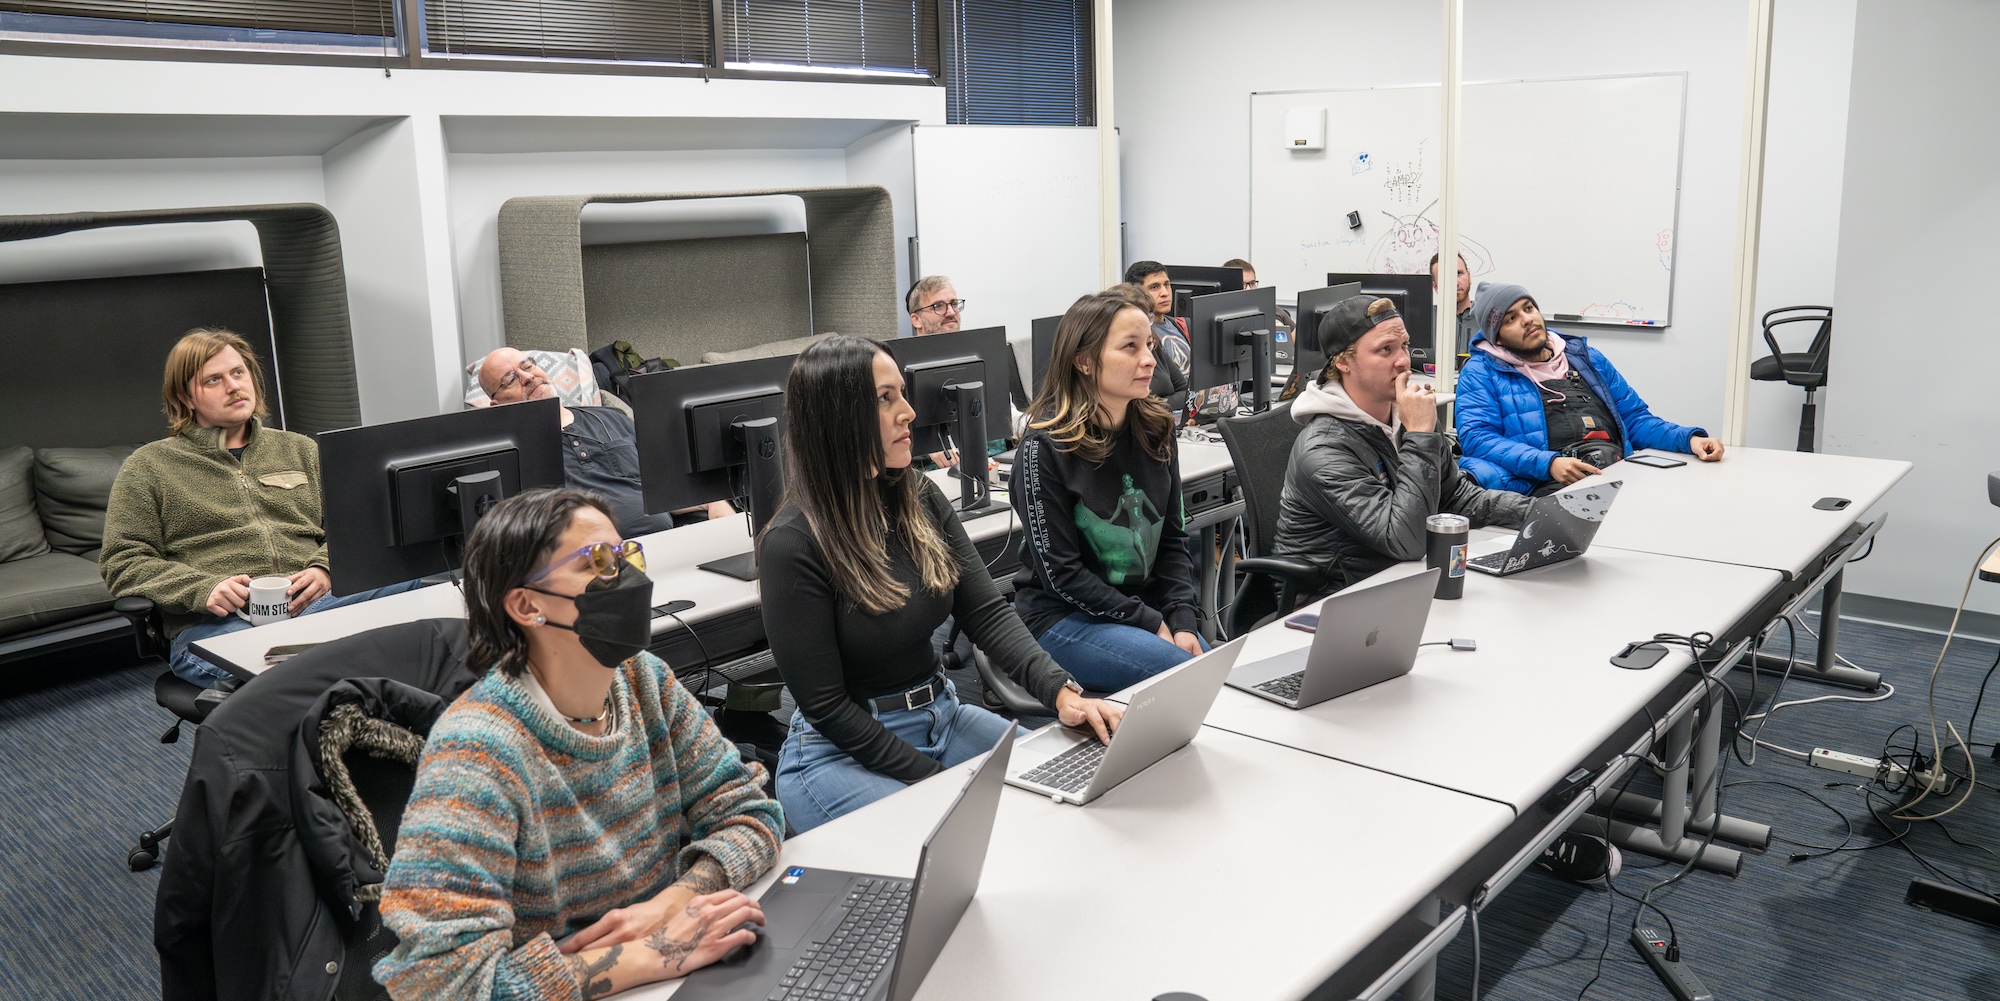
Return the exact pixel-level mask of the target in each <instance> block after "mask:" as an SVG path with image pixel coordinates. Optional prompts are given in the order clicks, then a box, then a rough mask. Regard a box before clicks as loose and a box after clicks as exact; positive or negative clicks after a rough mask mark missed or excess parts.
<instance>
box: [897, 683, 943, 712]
mask: <svg viewBox="0 0 2000 1001" xmlns="http://www.w3.org/2000/svg"><path fill="white" fill-rule="evenodd" d="M935 684H937V681H936V680H935V679H933V680H931V681H926V682H924V695H925V696H926V697H925V699H924V700H923V701H922V702H918V701H916V694H917V690H916V689H914V688H912V689H910V690H909V691H907V692H904V693H903V708H904V709H922V708H923V707H925V706H927V705H930V704H931V703H932V702H935V701H937V693H936V692H933V691H931V686H932V685H935Z"/></svg>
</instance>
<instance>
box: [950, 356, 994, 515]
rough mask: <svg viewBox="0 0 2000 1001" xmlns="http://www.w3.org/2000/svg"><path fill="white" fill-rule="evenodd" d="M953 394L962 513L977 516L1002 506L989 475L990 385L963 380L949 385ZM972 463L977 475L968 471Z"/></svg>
mask: <svg viewBox="0 0 2000 1001" xmlns="http://www.w3.org/2000/svg"><path fill="white" fill-rule="evenodd" d="M945 393H946V394H947V395H949V396H950V397H951V435H952V438H953V439H955V440H956V441H957V442H958V473H957V475H958V513H959V515H960V516H961V517H965V518H977V517H979V516H980V515H983V514H991V513H993V512H995V511H998V510H999V509H1000V505H998V504H995V503H994V502H993V485H992V483H991V482H990V481H988V480H987V478H986V461H987V460H986V384H985V383H983V382H961V383H958V384H956V385H952V386H947V387H945ZM968 465H970V466H972V467H973V469H974V470H976V471H977V475H976V477H975V476H969V475H967V474H966V466H968Z"/></svg>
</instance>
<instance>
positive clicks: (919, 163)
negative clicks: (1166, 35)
mask: <svg viewBox="0 0 2000 1001" xmlns="http://www.w3.org/2000/svg"><path fill="white" fill-rule="evenodd" d="M914 128H915V148H916V153H915V156H916V178H917V184H916V187H917V267H919V268H921V269H922V270H921V271H917V272H915V273H914V274H913V275H912V279H911V280H912V281H914V280H915V278H916V277H918V276H921V275H938V274H942V275H949V276H951V280H952V287H953V288H956V289H957V290H958V295H959V298H961V299H964V300H965V315H964V317H963V318H962V321H961V322H963V323H964V325H965V326H966V328H967V329H970V328H974V327H997V326H1002V325H1004V326H1005V327H1006V328H1007V339H1008V341H1010V342H1011V343H1012V344H1013V346H1014V351H1015V354H1016V355H1017V360H1018V361H1019V363H1020V365H1021V372H1022V375H1023V379H1024V381H1026V378H1027V373H1028V371H1029V369H1028V353H1027V352H1028V342H1029V338H1030V333H1031V330H1030V321H1032V320H1033V319H1034V318H1035V317H1038V316H1055V315H1057V314H1060V313H1062V312H1063V311H1064V310H1067V309H1068V308H1069V306H1070V303H1073V302H1075V301H1076V298H1077V296H1080V295H1083V294H1084V293H1086V292H1093V291H1096V290H1097V288H1098V276H1099V274H1100V271H1099V269H1098V252H1099V249H1100V247H1101V245H1102V241H1101V240H1100V239H1099V234H1098V225H1099V217H1098V211H1099V202H1098V187H1097V155H1098V152H1097V130H1096V129H1094V128H1074V127H1056V126H1048V127H1043V126H1014V125H919V126H915V127H914ZM901 291H903V290H901V289H899V290H898V292H901ZM901 310H902V306H901V304H900V303H899V304H898V306H897V311H898V312H899V313H900V312H901ZM903 322H904V325H905V326H906V327H907V325H908V323H909V320H908V315H907V314H904V321H903Z"/></svg>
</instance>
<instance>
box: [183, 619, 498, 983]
mask: <svg viewBox="0 0 2000 1001" xmlns="http://www.w3.org/2000/svg"><path fill="white" fill-rule="evenodd" d="M464 644H465V623H464V621H463V620H458V619H427V620H423V621H419V622H411V623H406V624H403V625H397V626H387V627H384V628H381V629H375V630H370V631H368V632H365V633H359V634H357V635H354V636H349V637H347V638H345V639H340V640H335V641H333V642H331V643H327V644H324V645H322V646H319V647H316V648H314V649H312V650H309V651H306V652H305V653H302V654H300V655H298V656H297V657H294V658H292V659H291V660H289V661H287V662H285V663H283V664H281V665H279V666H277V667H275V668H273V669H271V670H269V671H266V672H265V673H264V674H263V675H262V676H260V677H258V678H257V679H255V680H254V681H251V682H249V683H248V684H245V685H244V686H243V687H242V688H241V689H240V690H238V691H237V692H236V693H234V694H232V695H230V696H229V698H228V699H226V700H225V701H224V702H223V703H222V705H221V706H219V707H217V708H216V710H215V712H214V713H213V714H211V715H210V716H209V717H208V720H207V721H206V722H204V723H203V724H202V726H201V728H200V729H198V730H196V731H195V746H194V758H193V760H192V761H191V762H190V763H189V765H188V778H187V785H186V786H185V787H184V788H183V789H182V791H181V802H180V809H179V811H178V812H177V813H176V814H175V816H174V834H173V840H171V841H169V842H168V843H167V853H166V858H165V860H164V862H163V864H162V867H161V875H160V889H159V894H158V896H157V897H156V898H155V899H154V906H153V945H154V947H155V948H156V949H157V950H158V951H159V954H160V992H161V996H162V997H164V998H166V999H168V1001H176V999H181V998H225V999H233V998H259V999H262V998H285V999H300V1001H305V999H311V1001H325V999H327V998H331V997H334V996H335V991H336V990H339V992H340V995H341V996H342V997H348V996H368V995H376V994H379V993H380V990H381V989H380V988H379V987H376V986H375V985H374V984H373V982H372V980H370V979H369V972H368V967H367V965H366V964H365V963H356V964H350V963H349V962H348V961H347V946H348V944H349V941H350V940H352V941H353V942H354V943H355V944H356V945H357V946H360V944H361V942H362V941H363V940H366V939H367V938H369V936H370V933H371V931H373V929H372V928H371V927H370V925H371V924H372V918H373V913H374V907H373V901H372V899H371V898H372V896H373V892H374V891H375V890H376V889H377V888H378V887H379V884H380V882H381V879H382V874H381V872H380V871H379V869H378V867H377V866H376V865H375V864H374V862H373V860H372V859H370V858H369V855H370V854H372V852H371V851H370V847H371V846H369V845H368V844H367V839H366V838H365V836H363V835H361V834H359V833H358V832H356V831H354V830H353V829H351V827H350V826H349V824H348V822H347V819H346V816H345V814H344V813H343V811H342V810H341V809H340V806H339V804H338V802H337V798H338V794H337V791H336V790H335V789H330V788H329V783H328V782H327V781H326V779H325V777H324V772H325V768H324V765H325V762H324V761H323V760H321V753H320V747H321V745H320V740H319V737H320V734H321V727H320V724H321V723H322V721H323V720H324V719H325V718H327V717H328V716H330V715H332V714H333V713H334V712H335V710H336V708H337V707H339V706H341V705H343V704H350V705H355V706H358V707H359V708H360V710H361V714H360V715H361V716H364V717H366V718H367V719H371V720H386V721H388V722H390V723H393V724H395V726H397V727H400V728H403V729H407V730H409V731H411V732H413V733H418V734H421V733H425V732H428V731H429V729H430V724H431V723H432V722H434V721H435V720H436V718H437V715H438V714H439V713H441V712H443V710H444V707H445V706H446V705H447V704H449V703H450V701H451V700H452V699H454V698H456V697H457V696H458V694H459V693H460V692H462V691H464V690H465V689H466V688H468V687H470V686H471V684H472V682H473V681H475V680H477V679H478V677H479V674H480V673H483V672H473V671H471V670H468V669H467V668H466V667H465V665H464V663H463V661H464V657H463V649H464ZM356 746H361V747H363V749H364V750H366V748H365V745H360V744H357V745H356ZM347 760H348V761H349V763H350V764H352V765H354V771H353V773H352V776H351V777H352V779H353V780H354V782H355V784H356V785H357V786H360V787H361V789H360V792H361V798H362V800H363V801H364V802H365V803H366V804H367V805H368V806H370V807H371V808H372V809H374V810H375V811H376V813H377V816H376V821H377V823H378V825H379V828H380V829H381V830H382V831H384V832H387V831H393V830H394V828H395V827H396V825H397V824H398V823H399V822H400V819H401V818H400V816H398V815H395V814H396V811H398V810H399V807H400V801H401V799H407V797H408V786H407V782H408V778H404V779H403V780H402V781H403V782H404V785H403V786H402V789H403V792H402V796H401V797H400V798H398V797H396V796H395V795H394V789H393V787H394V784H395V781H396V779H395V778H394V774H393V773H395V772H398V771H401V770H402V766H401V765H400V763H395V762H380V763H379V765H380V767H377V766H374V765H370V764H369V760H370V759H369V756H368V755H367V754H362V755H351V754H350V755H349V756H348V757H347ZM409 775H411V776H413V775H414V771H413V770H410V771H409ZM385 787H386V788H387V794H386V795H378V794H380V793H383V792H384V789H385ZM385 840H386V839H385ZM363 948H365V947H363ZM350 966H356V967H358V968H356V969H351V970H350V969H349V967H350Z"/></svg>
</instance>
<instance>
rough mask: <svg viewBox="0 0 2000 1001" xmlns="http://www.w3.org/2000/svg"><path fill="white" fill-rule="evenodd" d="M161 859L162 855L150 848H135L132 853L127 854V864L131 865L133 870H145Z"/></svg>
mask: <svg viewBox="0 0 2000 1001" xmlns="http://www.w3.org/2000/svg"><path fill="white" fill-rule="evenodd" d="M159 860H160V857H159V856H158V855H156V854H154V852H153V850H152V849H148V848H134V849H132V853H131V854H129V855H127V856H125V864H126V865H128V866H131V867H132V871H133V872H145V871H146V870H148V869H151V868H152V867H153V864H154V863H156V862H158V861H159Z"/></svg>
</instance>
